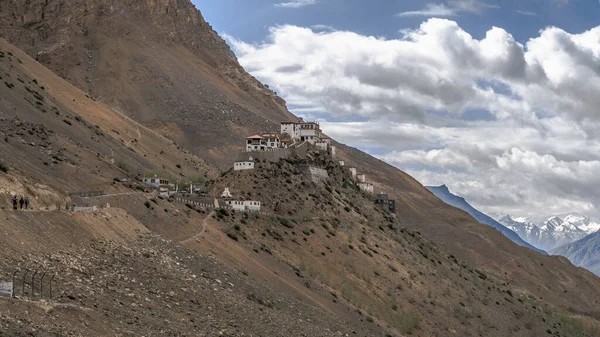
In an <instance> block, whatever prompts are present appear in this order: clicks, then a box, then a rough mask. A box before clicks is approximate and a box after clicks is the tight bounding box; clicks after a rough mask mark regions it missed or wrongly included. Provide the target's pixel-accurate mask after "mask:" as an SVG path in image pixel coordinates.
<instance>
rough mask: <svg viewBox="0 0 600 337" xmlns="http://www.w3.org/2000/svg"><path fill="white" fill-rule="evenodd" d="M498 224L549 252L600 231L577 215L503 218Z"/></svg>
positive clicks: (584, 218)
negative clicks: (541, 217)
mask: <svg viewBox="0 0 600 337" xmlns="http://www.w3.org/2000/svg"><path fill="white" fill-rule="evenodd" d="M498 222H500V223H501V224H503V225H505V226H506V227H508V228H510V229H511V230H513V231H514V232H516V233H517V234H519V236H520V237H521V238H522V239H523V240H525V241H527V242H528V243H530V244H532V245H533V246H535V247H537V248H540V249H545V250H547V251H550V250H553V249H556V248H558V247H561V246H564V245H567V244H570V243H573V242H575V241H578V240H580V239H582V238H584V237H586V236H588V235H590V234H592V233H595V232H597V231H598V230H600V224H598V223H595V222H593V221H591V220H590V219H589V218H587V217H584V216H581V215H577V214H564V215H559V216H551V217H547V218H545V219H544V218H543V219H537V220H536V219H530V218H526V217H517V218H515V217H512V216H510V215H505V216H502V217H500V218H499V219H498Z"/></svg>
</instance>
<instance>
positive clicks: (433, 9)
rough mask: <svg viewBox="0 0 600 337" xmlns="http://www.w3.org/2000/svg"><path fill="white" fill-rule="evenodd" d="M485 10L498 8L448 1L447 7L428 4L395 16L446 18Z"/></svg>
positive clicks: (463, 0) (473, 1)
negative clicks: (419, 8)
mask: <svg viewBox="0 0 600 337" xmlns="http://www.w3.org/2000/svg"><path fill="white" fill-rule="evenodd" d="M485 8H499V7H498V6H496V5H489V4H485V3H482V2H479V1H478V0H450V1H448V4H447V5H446V4H444V3H439V4H436V3H429V4H426V5H425V8H423V9H421V10H415V11H407V12H401V13H398V14H397V16H428V17H447V16H455V15H458V14H461V13H479V12H481V11H482V10H483V9H485Z"/></svg>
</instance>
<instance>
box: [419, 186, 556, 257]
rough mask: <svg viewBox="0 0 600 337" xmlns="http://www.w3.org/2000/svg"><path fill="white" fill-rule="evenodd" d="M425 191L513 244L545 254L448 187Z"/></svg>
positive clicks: (437, 187)
mask: <svg viewBox="0 0 600 337" xmlns="http://www.w3.org/2000/svg"><path fill="white" fill-rule="evenodd" d="M427 189H428V190H429V191H431V192H432V193H433V194H434V195H435V196H436V197H438V198H440V199H441V200H442V201H444V202H445V203H447V204H449V205H452V206H454V207H456V208H459V209H462V210H463V211H465V212H467V213H469V214H470V215H471V216H473V217H474V218H475V219H476V220H477V221H479V222H480V223H483V224H486V225H489V226H491V227H493V228H495V229H497V230H498V231H499V232H500V233H502V234H503V235H504V236H506V237H507V238H509V239H510V240H512V241H513V242H515V243H516V244H518V245H520V246H523V247H527V248H530V249H533V250H536V251H539V252H540V253H542V254H546V252H545V251H543V250H541V249H538V248H536V247H534V246H532V245H531V244H529V243H528V242H526V241H524V240H523V239H522V238H520V237H519V235H517V233H515V232H514V231H512V230H511V229H509V228H507V227H505V226H503V225H502V224H500V223H499V222H497V221H496V220H494V219H492V218H491V217H490V216H488V215H486V214H484V213H482V212H480V211H478V210H477V209H475V208H474V207H473V206H471V205H470V204H469V203H468V202H467V201H466V200H465V199H464V198H463V197H460V196H457V195H455V194H452V193H451V192H450V190H449V189H448V186H446V185H442V186H427Z"/></svg>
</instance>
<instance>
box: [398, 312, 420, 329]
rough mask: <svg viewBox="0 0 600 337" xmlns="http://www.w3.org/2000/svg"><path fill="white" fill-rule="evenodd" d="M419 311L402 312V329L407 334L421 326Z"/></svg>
mask: <svg viewBox="0 0 600 337" xmlns="http://www.w3.org/2000/svg"><path fill="white" fill-rule="evenodd" d="M420 324H421V323H420V318H419V313H418V312H416V311H412V310H410V311H407V312H405V313H403V314H402V318H401V319H400V331H401V332H402V333H405V334H409V335H410V334H412V333H413V332H414V331H415V330H417V329H419V326H420Z"/></svg>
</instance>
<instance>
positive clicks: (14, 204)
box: [12, 195, 17, 210]
mask: <svg viewBox="0 0 600 337" xmlns="http://www.w3.org/2000/svg"><path fill="white" fill-rule="evenodd" d="M12 202H13V209H14V210H16V209H17V196H16V195H15V196H13V197H12Z"/></svg>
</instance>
